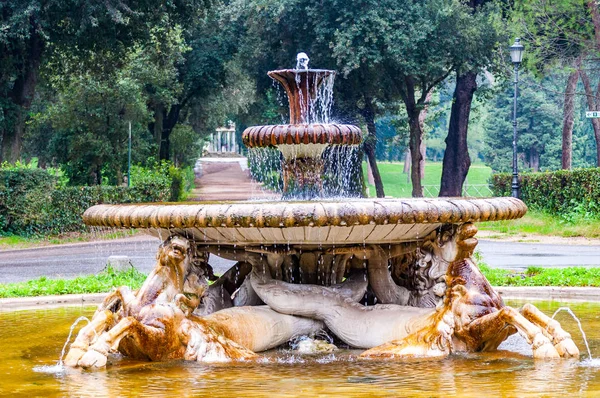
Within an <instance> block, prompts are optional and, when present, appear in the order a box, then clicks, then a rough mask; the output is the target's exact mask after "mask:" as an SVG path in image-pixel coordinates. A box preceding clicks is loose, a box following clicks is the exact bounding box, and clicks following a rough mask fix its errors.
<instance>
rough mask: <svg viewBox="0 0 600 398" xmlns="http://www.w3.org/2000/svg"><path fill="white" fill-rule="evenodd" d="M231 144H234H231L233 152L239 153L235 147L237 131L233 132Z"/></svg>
mask: <svg viewBox="0 0 600 398" xmlns="http://www.w3.org/2000/svg"><path fill="white" fill-rule="evenodd" d="M231 143H232V144H231V152H234V153H235V152H237V151H236V149H237V148H236V147H235V131H232V132H231Z"/></svg>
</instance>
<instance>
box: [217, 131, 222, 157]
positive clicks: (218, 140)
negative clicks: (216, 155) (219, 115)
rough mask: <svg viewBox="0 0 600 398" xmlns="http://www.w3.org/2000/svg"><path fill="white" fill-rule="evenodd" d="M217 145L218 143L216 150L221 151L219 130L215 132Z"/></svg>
mask: <svg viewBox="0 0 600 398" xmlns="http://www.w3.org/2000/svg"><path fill="white" fill-rule="evenodd" d="M217 145H218V147H217V152H221V146H222V144H221V132H220V131H218V132H217Z"/></svg>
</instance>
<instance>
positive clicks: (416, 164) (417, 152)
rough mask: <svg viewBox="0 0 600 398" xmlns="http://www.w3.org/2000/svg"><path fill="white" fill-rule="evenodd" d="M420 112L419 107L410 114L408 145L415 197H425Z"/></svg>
mask: <svg viewBox="0 0 600 398" xmlns="http://www.w3.org/2000/svg"><path fill="white" fill-rule="evenodd" d="M419 113H420V112H419V110H418V109H414V110H413V111H412V112H409V114H408V125H409V129H410V139H409V142H408V146H409V148H410V157H411V170H410V179H411V181H412V196H413V197H415V198H422V197H423V185H422V181H421V174H422V172H421V168H422V167H423V156H422V154H421V143H422V141H423V130H421V124H420V123H419Z"/></svg>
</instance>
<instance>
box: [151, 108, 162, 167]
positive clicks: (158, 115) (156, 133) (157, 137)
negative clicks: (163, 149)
mask: <svg viewBox="0 0 600 398" xmlns="http://www.w3.org/2000/svg"><path fill="white" fill-rule="evenodd" d="M152 110H153V111H154V117H153V120H152V122H150V123H149V124H148V131H149V132H150V134H151V135H152V137H154V142H155V143H156V154H157V155H159V158H160V141H161V139H162V129H163V120H164V118H165V113H166V111H165V107H164V105H163V104H154V105H153V106H152Z"/></svg>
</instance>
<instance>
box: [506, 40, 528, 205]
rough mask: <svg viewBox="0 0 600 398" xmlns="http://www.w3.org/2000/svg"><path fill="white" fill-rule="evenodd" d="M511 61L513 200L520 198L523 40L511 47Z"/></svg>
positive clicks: (516, 41)
mask: <svg viewBox="0 0 600 398" xmlns="http://www.w3.org/2000/svg"><path fill="white" fill-rule="evenodd" d="M509 49H510V59H511V61H512V63H513V65H514V66H515V82H514V83H515V96H514V99H513V176H512V184H511V188H512V194H511V196H512V197H513V198H518V197H519V191H520V189H521V187H520V186H519V170H518V166H517V83H518V82H519V65H520V64H521V60H522V59H523V50H524V47H523V45H522V44H521V39H519V38H518V37H517V38H516V39H515V43H514V44H513V45H512V46H510V47H509Z"/></svg>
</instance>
